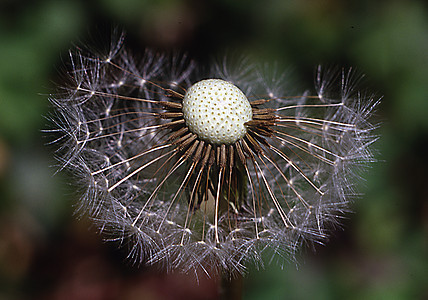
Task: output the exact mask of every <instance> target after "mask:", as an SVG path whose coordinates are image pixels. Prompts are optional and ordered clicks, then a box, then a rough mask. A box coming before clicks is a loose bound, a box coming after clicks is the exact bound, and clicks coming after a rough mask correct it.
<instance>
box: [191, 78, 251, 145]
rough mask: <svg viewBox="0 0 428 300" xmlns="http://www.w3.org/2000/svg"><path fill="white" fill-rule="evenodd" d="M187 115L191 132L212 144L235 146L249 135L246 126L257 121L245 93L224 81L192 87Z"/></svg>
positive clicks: (208, 82)
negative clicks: (247, 123)
mask: <svg viewBox="0 0 428 300" xmlns="http://www.w3.org/2000/svg"><path fill="white" fill-rule="evenodd" d="M183 115H184V119H185V121H186V125H187V127H188V128H189V129H190V131H191V132H193V133H195V134H196V135H197V136H198V137H199V138H200V139H203V140H206V141H208V142H209V143H212V144H232V143H235V142H236V141H238V140H239V139H241V138H242V137H243V136H244V135H245V134H246V133H247V129H246V127H245V125H244V124H245V122H248V121H250V120H251V119H252V118H253V113H252V109H251V105H250V102H249V101H248V99H247V97H246V96H245V95H244V93H243V92H242V91H241V90H240V89H239V88H238V87H236V86H235V85H234V84H232V83H230V82H227V81H224V80H221V79H206V80H202V81H199V82H197V83H195V84H194V85H192V86H191V87H190V88H189V89H188V90H187V92H186V94H185V95H184V99H183Z"/></svg>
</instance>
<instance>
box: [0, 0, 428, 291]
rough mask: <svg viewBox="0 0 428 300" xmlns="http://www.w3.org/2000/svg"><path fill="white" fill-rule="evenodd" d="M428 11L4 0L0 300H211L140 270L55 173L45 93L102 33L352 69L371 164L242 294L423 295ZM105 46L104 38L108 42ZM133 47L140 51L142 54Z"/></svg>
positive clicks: (291, 69)
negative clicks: (370, 102) (344, 198)
mask: <svg viewBox="0 0 428 300" xmlns="http://www.w3.org/2000/svg"><path fill="white" fill-rule="evenodd" d="M427 9H428V7H427V4H426V3H424V2H423V1H415V0H413V1H412V0H401V1H398V0H397V1H386V0H385V1H369V0H352V1H341V0H324V1H322V0H319V1H316V0H299V1H288V0H266V1H260V0H258V1H245V0H239V1H231V0H217V1H201V0H194V1H179V0H176V1H174V0H157V1H150V0H96V1H87V0H68V1H66V0H64V1H61V0H60V1H57V0H40V1H30V0H27V1H25V0H0V299H216V297H217V295H218V292H217V289H216V286H215V283H213V282H212V281H209V280H202V281H201V282H200V284H199V285H196V284H195V283H194V282H193V281H191V280H190V281H189V280H188V278H186V277H185V276H182V275H171V276H165V275H163V274H159V273H157V272H156V270H153V269H152V268H140V269H136V268H133V267H131V266H130V265H129V264H128V263H126V262H125V261H124V259H123V257H124V255H125V254H124V253H121V251H118V250H116V247H115V245H112V244H105V243H104V242H103V241H102V239H101V237H100V236H98V235H97V234H96V233H95V230H94V229H93V228H91V226H90V222H88V221H87V220H86V219H84V218H83V219H81V220H76V218H75V216H73V210H74V208H73V205H74V204H75V203H76V196H75V194H74V193H73V191H72V189H71V188H70V187H69V185H68V184H67V182H68V181H69V179H67V177H66V174H58V175H55V176H53V173H54V172H55V168H51V167H50V166H51V165H53V164H54V161H53V159H52V157H53V154H52V150H53V149H52V148H50V147H49V146H46V145H45V144H46V143H47V142H49V140H51V138H49V137H48V138H46V137H44V136H45V135H46V134H44V133H42V132H41V130H42V129H46V128H48V127H49V125H48V123H49V122H48V121H47V120H46V119H45V118H44V117H43V116H47V115H49V112H50V111H51V107H50V105H49V102H48V100H47V98H48V94H49V93H51V92H53V90H54V84H53V82H61V78H60V76H59V74H60V71H61V70H62V68H63V65H64V61H67V56H68V50H69V49H70V48H72V47H73V45H75V44H77V45H81V44H85V43H86V42H87V41H91V43H97V42H98V41H104V43H107V44H108V41H109V40H110V38H111V32H112V28H119V29H120V30H124V31H125V32H126V33H127V39H126V44H127V46H128V47H130V48H132V50H133V51H134V52H135V53H137V52H138V51H142V50H143V49H144V48H145V47H147V46H148V47H154V48H157V49H161V50H162V49H167V50H171V49H174V50H177V49H179V50H184V51H186V52H188V53H190V55H191V56H193V57H195V58H197V59H198V60H201V61H207V60H209V59H211V58H213V57H218V56H219V55H221V54H222V53H223V52H224V51H225V49H226V50H230V51H233V52H236V53H241V54H245V55H248V56H250V57H251V58H252V60H254V61H257V62H260V63H263V62H264V61H267V62H270V63H272V62H277V64H278V69H279V70H282V69H283V70H285V71H287V72H288V73H289V74H291V78H293V81H294V82H295V83H297V85H298V86H302V87H311V86H313V75H314V70H315V66H316V65H317V64H320V63H321V64H327V65H330V64H335V65H339V66H344V67H350V66H353V67H357V68H358V69H359V70H360V71H361V72H362V73H365V74H366V78H367V80H366V82H367V83H368V85H369V86H370V87H371V89H372V90H373V91H374V92H376V93H377V94H378V95H379V96H382V95H383V101H382V103H381V105H380V106H379V109H378V111H377V114H376V115H375V117H374V121H375V122H382V126H381V128H380V129H379V130H378V134H380V136H381V138H380V140H379V141H378V142H377V143H376V145H375V146H376V148H377V150H378V154H377V158H378V160H379V161H378V162H377V163H375V164H374V165H373V167H372V168H371V169H370V171H369V173H368V174H367V175H366V178H367V181H366V182H364V184H362V188H361V190H362V191H363V192H364V194H365V195H364V197H363V198H362V199H361V200H360V201H358V202H357V203H355V205H354V206H353V211H354V213H353V214H350V215H348V216H347V218H346V219H345V220H344V221H343V225H344V226H343V229H341V230H337V231H336V232H335V233H334V235H333V236H332V238H331V239H330V241H329V242H328V243H327V244H326V245H325V246H320V247H316V249H315V251H312V250H308V249H307V250H304V251H302V253H301V255H299V257H298V260H299V265H298V267H297V268H296V265H295V264H294V263H285V264H283V268H282V269H281V268H280V267H279V266H278V264H276V262H275V261H274V262H272V263H271V264H270V265H266V267H265V270H261V271H257V270H255V269H254V270H253V269H250V270H249V274H248V275H247V276H246V277H245V280H244V299H428V175H427V174H428V155H427V153H428V150H427V145H428V143H427V141H428V80H427V78H428V17H427V16H428V10H427ZM106 41H107V42H106ZM139 49H140V50H139Z"/></svg>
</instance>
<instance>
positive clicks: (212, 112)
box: [51, 38, 376, 275]
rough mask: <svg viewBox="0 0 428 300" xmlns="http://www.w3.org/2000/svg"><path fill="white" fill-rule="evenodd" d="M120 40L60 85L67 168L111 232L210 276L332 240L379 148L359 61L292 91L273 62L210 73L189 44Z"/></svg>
mask: <svg viewBox="0 0 428 300" xmlns="http://www.w3.org/2000/svg"><path fill="white" fill-rule="evenodd" d="M122 40H123V39H122V38H121V39H120V40H119V43H118V44H114V43H113V44H112V50H111V51H110V52H109V53H108V55H107V57H108V59H105V57H106V56H105V55H100V54H97V53H92V54H91V53H89V54H85V55H83V54H82V53H81V52H80V50H79V51H77V52H76V53H74V54H71V55H70V59H71V66H72V68H71V70H70V72H69V73H68V74H69V75H70V78H69V83H68V84H67V85H65V86H64V87H62V88H61V90H60V93H58V94H57V95H54V96H52V98H51V102H52V103H53V105H54V106H55V107H56V109H57V115H56V116H55V118H54V119H53V123H54V126H55V127H56V131H57V132H60V133H61V136H60V137H59V138H58V139H57V140H56V141H57V144H58V145H59V147H58V151H57V157H58V160H59V162H60V168H61V169H68V170H70V171H71V173H72V174H73V176H74V178H76V183H77V185H78V187H79V188H80V191H81V193H80V206H79V210H80V212H82V213H86V214H88V215H89V216H90V217H91V218H92V219H93V221H94V222H95V224H96V225H97V226H98V227H99V229H100V231H102V232H103V233H104V235H105V236H106V239H107V240H115V241H120V242H121V244H122V245H124V246H127V247H128V250H129V259H130V260H131V261H133V262H135V263H136V264H158V263H159V264H161V265H162V266H165V268H166V269H167V270H179V271H182V272H194V271H195V270H198V269H202V270H203V272H205V273H206V274H207V275H211V274H212V273H220V272H221V273H228V274H233V273H242V272H245V265H246V264H247V263H249V262H250V263H256V264H260V265H263V261H261V257H262V256H261V253H262V252H263V251H265V249H267V248H271V249H273V251H274V252H275V253H278V255H280V256H283V257H289V258H290V259H293V257H294V253H295V252H296V251H297V250H298V249H299V247H300V246H301V245H303V244H306V243H323V242H324V241H325V240H326V238H327V237H328V233H329V230H330V229H331V228H332V227H334V226H335V225H337V224H338V223H339V219H340V217H341V216H343V214H344V213H346V212H347V211H348V210H349V203H351V202H352V201H353V200H354V199H356V198H357V196H358V193H357V191H356V185H357V182H358V179H359V177H360V176H361V171H362V170H364V169H365V167H366V166H367V165H368V164H369V163H370V162H371V161H373V155H372V152H371V149H370V147H371V145H372V144H373V143H374V141H375V140H376V136H375V135H374V134H373V130H374V129H375V128H376V126H374V125H372V124H371V123H370V122H369V118H370V116H371V113H372V111H373V108H374V106H375V103H376V101H374V100H373V97H372V96H365V97H363V96H362V95H363V94H362V93H358V92H356V91H355V84H354V83H353V80H354V79H355V75H354V73H353V72H348V71H342V72H341V71H338V72H333V71H327V72H325V71H323V69H321V68H319V69H318V73H317V76H316V85H315V91H314V93H313V94H315V95H316V96H311V94H310V93H309V92H308V91H305V92H303V93H301V94H300V95H287V94H285V93H284V90H286V89H285V88H283V82H284V80H285V77H284V76H283V75H281V74H278V71H277V70H276V69H274V70H275V71H274V72H273V73H272V74H273V75H274V76H272V74H271V76H266V77H264V76H262V74H266V73H267V72H268V70H269V68H267V66H266V65H263V67H262V68H261V69H259V67H257V66H254V65H251V64H248V62H247V61H244V63H243V64H244V65H242V64H241V65H240V68H238V71H236V70H235V69H233V68H229V66H228V64H227V63H224V64H221V65H216V66H214V67H212V68H210V71H209V72H208V73H207V74H201V70H200V69H205V68H199V66H198V64H197V63H195V62H193V61H191V60H189V59H188V58H187V57H186V56H185V55H182V56H180V55H172V56H168V55H162V54H159V53H155V52H152V51H145V52H144V56H143V57H142V59H141V61H139V62H138V61H136V60H135V59H134V58H132V57H131V56H130V55H129V53H128V52H126V51H125V50H124V49H123V48H122V45H120V43H121V42H122ZM240 70H241V71H240ZM249 74H250V75H254V76H253V77H252V76H249ZM203 78H205V79H203ZM206 78H209V79H206ZM333 79H339V80H337V81H336V82H335V81H334V80H333ZM335 86H336V87H337V88H334V87H335ZM238 87H239V88H238ZM267 96H268V97H269V98H268V99H266V98H265V97H267Z"/></svg>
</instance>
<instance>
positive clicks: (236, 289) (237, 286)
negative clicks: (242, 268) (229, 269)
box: [220, 274, 243, 300]
mask: <svg viewBox="0 0 428 300" xmlns="http://www.w3.org/2000/svg"><path fill="white" fill-rule="evenodd" d="M242 287H243V276H242V274H238V275H235V276H233V277H230V276H225V275H223V276H222V279H221V286H220V299H221V300H226V299H228V300H241V299H242Z"/></svg>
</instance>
